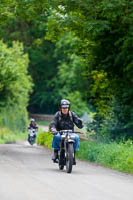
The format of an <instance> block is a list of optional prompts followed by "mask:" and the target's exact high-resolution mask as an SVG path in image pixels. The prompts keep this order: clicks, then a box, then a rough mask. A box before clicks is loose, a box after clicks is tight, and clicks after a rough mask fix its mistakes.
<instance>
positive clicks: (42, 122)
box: [37, 121, 50, 126]
mask: <svg viewBox="0 0 133 200" xmlns="http://www.w3.org/2000/svg"><path fill="white" fill-rule="evenodd" d="M49 123H50V122H48V121H37V124H38V125H44V126H49Z"/></svg>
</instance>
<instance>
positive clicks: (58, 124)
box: [50, 99, 83, 164]
mask: <svg viewBox="0 0 133 200" xmlns="http://www.w3.org/2000/svg"><path fill="white" fill-rule="evenodd" d="M74 124H75V125H76V126H77V127H78V128H83V123H82V120H81V119H80V118H79V117H78V116H77V115H76V114H75V113H74V112H72V111H70V101H68V100H66V99H62V100H61V102H60V111H58V112H57V113H56V114H55V116H54V118H53V120H52V121H51V123H50V131H51V133H54V132H58V131H60V130H72V131H74ZM73 134H74V135H75V143H74V155H75V152H76V150H78V148H79V136H78V135H77V134H75V133H73ZM60 141H61V136H60V134H59V133H58V134H57V135H54V136H53V140H52V148H53V149H54V155H53V157H52V160H53V162H58V161H57V159H58V151H59V149H60ZM74 164H76V162H75V156H74Z"/></svg>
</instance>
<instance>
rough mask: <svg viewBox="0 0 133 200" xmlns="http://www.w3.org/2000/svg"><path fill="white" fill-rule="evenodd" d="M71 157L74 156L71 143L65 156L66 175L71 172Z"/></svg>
mask: <svg viewBox="0 0 133 200" xmlns="http://www.w3.org/2000/svg"><path fill="white" fill-rule="evenodd" d="M73 155H74V149H73V143H69V144H68V152H67V155H66V171H67V173H71V172H72V166H73Z"/></svg>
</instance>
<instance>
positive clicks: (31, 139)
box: [28, 128, 36, 145]
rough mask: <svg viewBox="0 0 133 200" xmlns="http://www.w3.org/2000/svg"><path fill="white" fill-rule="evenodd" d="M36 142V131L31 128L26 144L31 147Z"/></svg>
mask: <svg viewBox="0 0 133 200" xmlns="http://www.w3.org/2000/svg"><path fill="white" fill-rule="evenodd" d="M35 141H36V130H35V129H33V128H31V129H29V135H28V142H29V143H30V144H31V145H33V144H34V143H35Z"/></svg>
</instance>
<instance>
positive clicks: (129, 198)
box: [0, 142, 133, 200]
mask: <svg viewBox="0 0 133 200" xmlns="http://www.w3.org/2000/svg"><path fill="white" fill-rule="evenodd" d="M51 155H52V151H50V150H48V149H46V148H44V147H39V146H36V145H35V146H30V145H29V144H28V143H27V142H22V143H18V144H5V145H0V200H80V199H81V200H133V176H131V175H127V174H123V173H119V172H115V171H113V170H110V169H106V168H104V167H101V166H98V165H96V164H93V163H89V162H83V161H79V160H77V165H76V166H74V167H73V171H72V173H71V174H67V173H66V171H65V169H64V170H63V171H60V170H59V169H58V165H57V164H54V163H52V161H51Z"/></svg>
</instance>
